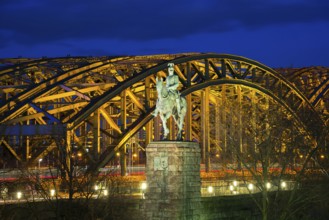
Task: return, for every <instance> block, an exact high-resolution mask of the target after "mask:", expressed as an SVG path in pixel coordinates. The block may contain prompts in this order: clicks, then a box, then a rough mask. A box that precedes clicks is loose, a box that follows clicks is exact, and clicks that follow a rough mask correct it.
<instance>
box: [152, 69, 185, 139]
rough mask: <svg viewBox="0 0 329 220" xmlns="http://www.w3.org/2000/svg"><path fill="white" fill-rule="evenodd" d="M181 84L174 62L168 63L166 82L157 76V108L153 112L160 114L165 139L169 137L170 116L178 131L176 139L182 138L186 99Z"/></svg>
mask: <svg viewBox="0 0 329 220" xmlns="http://www.w3.org/2000/svg"><path fill="white" fill-rule="evenodd" d="M178 86H179V79H178V76H177V75H175V74H174V63H168V76H167V78H166V83H165V84H164V82H163V80H162V78H160V80H159V79H158V78H156V89H157V93H158V99H157V103H156V108H155V110H154V112H153V115H154V116H157V115H158V114H160V118H161V121H162V127H163V130H164V134H163V140H166V139H167V136H168V133H169V129H168V127H167V120H168V118H169V117H170V116H173V117H174V120H175V123H176V125H177V128H178V131H177V136H176V140H182V129H183V123H184V118H185V115H186V109H187V105H186V99H185V98H184V97H181V95H180V93H179V91H178V90H177V87H178Z"/></svg>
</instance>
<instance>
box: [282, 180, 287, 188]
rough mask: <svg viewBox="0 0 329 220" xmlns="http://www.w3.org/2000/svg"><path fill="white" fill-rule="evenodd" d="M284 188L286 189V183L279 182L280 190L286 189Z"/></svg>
mask: <svg viewBox="0 0 329 220" xmlns="http://www.w3.org/2000/svg"><path fill="white" fill-rule="evenodd" d="M286 187H287V183H286V182H284V181H283V182H281V188H282V189H284V188H286Z"/></svg>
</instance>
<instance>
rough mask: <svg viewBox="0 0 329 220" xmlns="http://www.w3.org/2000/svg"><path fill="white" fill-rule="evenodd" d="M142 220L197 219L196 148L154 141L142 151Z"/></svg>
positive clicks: (198, 154)
mask: <svg viewBox="0 0 329 220" xmlns="http://www.w3.org/2000/svg"><path fill="white" fill-rule="evenodd" d="M146 156H147V163H146V180H147V185H148V186H147V189H146V191H145V219H147V220H151V219H159V220H160V219H161V220H162V219H178V220H183V219H184V220H185V219H186V220H187V219H189V220H190V219H191V220H193V219H199V218H200V214H201V213H200V208H201V207H200V197H201V192H200V190H201V180H200V159H201V156H200V147H199V144H198V143H195V142H180V141H157V142H152V143H150V144H149V145H148V146H147V148H146Z"/></svg>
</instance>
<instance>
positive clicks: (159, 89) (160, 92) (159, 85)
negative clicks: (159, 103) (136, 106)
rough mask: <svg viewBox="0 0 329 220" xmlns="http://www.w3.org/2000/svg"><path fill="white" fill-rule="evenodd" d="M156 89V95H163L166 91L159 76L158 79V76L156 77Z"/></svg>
mask: <svg viewBox="0 0 329 220" xmlns="http://www.w3.org/2000/svg"><path fill="white" fill-rule="evenodd" d="M156 89H157V92H158V97H164V96H166V95H167V93H168V91H167V89H166V87H165V86H164V83H163V79H162V78H161V77H160V80H159V79H158V77H157V78H156Z"/></svg>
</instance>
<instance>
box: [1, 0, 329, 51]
mask: <svg viewBox="0 0 329 220" xmlns="http://www.w3.org/2000/svg"><path fill="white" fill-rule="evenodd" d="M288 2H290V3H287V1H284V0H279V1H274V0H272V1H261V0H235V1H232V0H224V1H216V0H206V1H202V3H201V1H195V0H189V1H187V0H183V1H176V0H175V1H174V0H157V1H135V0H122V1H114V0H112V1H106V0H95V1H89V0H88V1H83V0H81V1H78V0H72V1H66V0H57V1H55V0H50V1H41V0H31V1H15V2H13V1H4V2H3V7H1V9H0V41H2V42H3V41H5V42H8V40H9V41H11V42H15V43H18V44H23V45H34V44H40V43H47V42H60V41H63V40H78V39H80V40H86V39H118V40H127V41H128V40H132V41H149V40H157V39H175V38H184V37H187V36H191V35H193V34H199V33H225V32H228V31H233V30H237V29H241V28H243V29H261V28H264V27H268V26H271V25H286V24H289V23H307V22H318V21H319V22H320V21H326V22H328V21H329V13H327V12H328V10H329V3H327V1H324V0H315V1H314V0H312V1H311V0H305V1H302V3H300V2H301V1H288ZM8 33H10V34H8ZM8 36H10V37H8ZM0 46H1V45H0Z"/></svg>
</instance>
